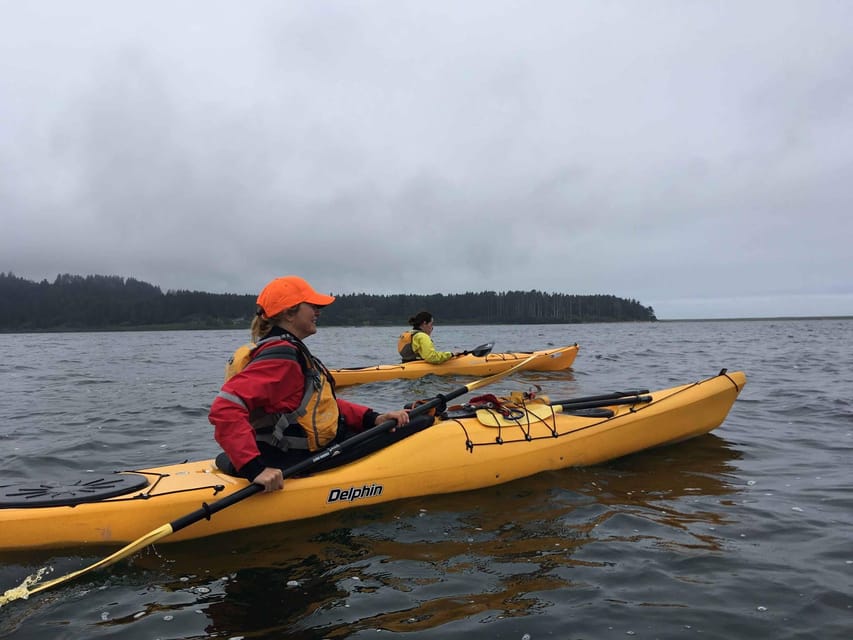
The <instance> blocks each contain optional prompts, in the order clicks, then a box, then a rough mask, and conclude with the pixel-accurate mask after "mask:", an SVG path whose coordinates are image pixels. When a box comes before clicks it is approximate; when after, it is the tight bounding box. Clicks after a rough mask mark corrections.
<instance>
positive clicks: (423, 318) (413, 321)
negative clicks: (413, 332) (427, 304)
mask: <svg viewBox="0 0 853 640" xmlns="http://www.w3.org/2000/svg"><path fill="white" fill-rule="evenodd" d="M431 320H432V314H431V313H430V312H429V311H419V312H418V313H417V314H416V315H414V316H412V317H411V318H409V324H410V325H412V329H417V328H418V327H419V326H421V325H422V324H423V323H424V322H430V321H431Z"/></svg>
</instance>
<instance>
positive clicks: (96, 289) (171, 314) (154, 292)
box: [0, 272, 657, 332]
mask: <svg viewBox="0 0 853 640" xmlns="http://www.w3.org/2000/svg"><path fill="white" fill-rule="evenodd" d="M332 295H335V296H336V298H337V299H336V300H335V303H334V304H332V305H330V306H329V307H327V308H325V309H323V324H324V325H326V326H395V325H396V326H405V325H406V324H407V322H406V321H407V319H408V318H409V317H410V316H413V315H414V314H415V313H417V312H418V311H421V310H428V311H430V312H431V313H432V314H433V315H435V316H436V318H438V320H439V321H440V322H441V323H442V324H446V325H450V324H570V323H578V322H637V321H641V322H647V321H654V320H656V319H657V318H655V314H654V310H653V309H652V308H651V307H645V306H643V305H642V304H640V303H639V302H638V301H637V300H633V299H631V300H628V299H624V298H618V297H616V296H612V295H569V294H562V293H545V292H542V291H535V290H532V291H506V292H495V291H482V292H479V293H474V292H468V293H458V294H440V293H437V294H431V295H417V294H393V295H376V294H367V293H355V294H335V293H332ZM255 298H256V296H255V295H240V294H230V293H225V294H222V293H204V292H201V291H187V290H177V291H172V290H169V291H166V292H165V293H163V291H162V290H161V289H160V287H157V286H155V285H152V284H149V283H147V282H142V281H140V280H136V279H135V278H124V277H121V276H102V275H89V276H79V275H70V274H60V275H58V276H57V277H56V280H54V281H53V282H48V281H47V280H42V281H41V282H34V281H31V280H26V279H24V278H19V277H17V276H15V275H14V274H13V273H11V272H9V273H0V331H5V332H26V331H108V330H129V329H243V328H246V327H248V325H249V323H250V322H251V320H252V316H253V314H254V313H255Z"/></svg>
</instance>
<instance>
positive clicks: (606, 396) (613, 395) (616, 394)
mask: <svg viewBox="0 0 853 640" xmlns="http://www.w3.org/2000/svg"><path fill="white" fill-rule="evenodd" d="M648 392H649V390H648V389H632V390H630V391H614V392H613V393H602V394H600V395H597V396H583V397H581V398H570V399H568V400H554V401H553V402H549V403H548V404H550V405H551V406H555V405H558V404H559V405H565V404H571V405H574V404H577V403H579V402H592V401H593V400H616V399H617V398H624V397H625V396H640V395H643V394H644V393H648Z"/></svg>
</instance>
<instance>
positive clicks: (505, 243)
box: [0, 0, 853, 319]
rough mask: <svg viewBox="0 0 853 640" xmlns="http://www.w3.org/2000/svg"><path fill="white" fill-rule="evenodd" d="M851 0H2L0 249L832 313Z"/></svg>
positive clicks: (846, 167) (851, 126)
mask: <svg viewBox="0 0 853 640" xmlns="http://www.w3.org/2000/svg"><path fill="white" fill-rule="evenodd" d="M851 29H853V2H848V1H846V0H837V1H833V0H801V1H797V2H785V1H777V0H767V1H766V2H761V1H745V2H736V1H734V0H732V1H711V0H708V1H691V0H673V1H651V0H647V1H644V2H634V1H629V0H625V1H621V2H620V1H606V0H588V1H586V2H572V1H559V2H542V1H537V2H530V1H520V2H500V1H494V0H488V1H486V0H483V1H469V2H456V1H452V2H442V1H438V2H437V1H434V0H433V1H431V2H406V1H402V2H401V1H394V0H387V1H376V2H344V1H340V2H324V1H322V0H319V1H310V2H308V1H306V2H282V1H279V0H276V1H270V2H261V1H247V2H225V1H210V0H193V1H184V2H181V1H168V2H167V1H160V0H148V1H147V2H135V3H130V2H115V1H113V0H104V1H98V2H96V1H86V0H75V1H74V2H67V1H65V0H48V1H38V0H34V1H32V2H22V1H21V0H0V216H2V232H0V271H4V272H8V271H11V272H13V273H15V274H16V275H18V276H20V277H25V278H28V279H34V280H41V279H42V278H47V279H48V280H50V281H52V280H53V279H54V278H55V277H56V275H57V274H59V273H72V274H80V275H87V274H103V275H120V276H125V277H135V278H137V279H140V280H144V281H147V282H150V283H152V284H155V285H159V286H160V287H162V288H163V289H164V290H168V289H196V290H202V291H209V292H231V293H257V291H258V290H259V289H260V288H261V287H262V286H263V285H264V284H265V283H266V282H267V281H268V280H270V279H271V278H273V277H275V276H278V275H285V274H289V273H295V274H299V275H302V276H303V277H305V278H306V279H308V280H309V281H310V282H311V283H312V284H313V285H314V286H315V287H316V288H318V289H320V290H323V291H327V292H333V293H358V292H366V293H454V292H464V291H483V290H493V291H507V290H516V289H521V290H531V289H537V290H540V291H547V292H562V293H577V294H595V293H602V294H613V295H617V296H621V297H626V298H634V299H637V300H639V301H640V302H641V303H643V304H644V305H651V306H652V307H654V309H655V311H656V313H657V315H658V317H659V318H661V319H675V318H713V317H755V316H776V315H793V316H800V315H821V314H829V315H853V266H851V264H853V262H851V257H850V255H851V241H853V232H852V231H853V223H851V212H853V211H851V210H853V207H851V204H853V36H851V33H853V31H851Z"/></svg>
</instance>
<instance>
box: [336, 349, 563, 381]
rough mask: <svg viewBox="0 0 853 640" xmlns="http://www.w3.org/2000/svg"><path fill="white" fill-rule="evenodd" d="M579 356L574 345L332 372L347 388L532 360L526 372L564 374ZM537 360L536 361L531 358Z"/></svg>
mask: <svg viewBox="0 0 853 640" xmlns="http://www.w3.org/2000/svg"><path fill="white" fill-rule="evenodd" d="M577 353H578V345H577V343H576V344H572V345H568V346H565V347H558V348H555V349H544V350H542V351H528V352H517V353H489V354H488V355H485V356H482V357H477V356H476V355H473V354H470V353H469V354H466V355H462V356H457V357H455V358H451V359H450V360H448V361H447V362H442V363H441V364H430V363H428V362H424V361H423V360H415V361H414V362H401V363H400V364H378V365H374V366H370V367H360V368H353V369H332V370H331V372H332V375H333V376H334V378H335V384H336V385H337V386H338V387H346V386H349V385H354V384H366V383H368V382H384V381H386V380H397V379H399V378H405V379H410V380H411V379H414V378H422V377H423V376H426V375H435V376H480V377H482V376H490V375H494V374H496V373H500V372H502V371H506V370H507V369H509V368H511V367H513V366H515V365H517V364H518V363H519V362H521V361H522V360H526V359H528V358H530V362H529V364H527V365H525V366H524V367H523V369H522V370H525V371H562V370H564V369H568V368H569V367H571V366H572V363H573V362H574V361H575V356H576V355H577ZM534 355H535V356H536V357H535V358H532V357H531V356H534Z"/></svg>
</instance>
